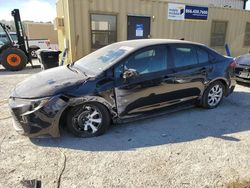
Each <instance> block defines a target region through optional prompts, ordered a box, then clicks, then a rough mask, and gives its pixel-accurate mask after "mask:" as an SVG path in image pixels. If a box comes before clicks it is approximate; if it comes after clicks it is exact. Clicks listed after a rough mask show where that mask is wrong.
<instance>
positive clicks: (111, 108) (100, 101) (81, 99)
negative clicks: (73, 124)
mask: <svg viewBox="0 0 250 188" xmlns="http://www.w3.org/2000/svg"><path fill="white" fill-rule="evenodd" d="M85 103H98V104H101V105H102V106H104V107H105V108H106V109H107V111H108V113H109V114H110V117H111V121H112V122H113V121H114V119H115V118H116V117H117V112H116V111H115V110H114V106H112V105H111V104H110V103H109V102H108V101H107V100H105V99H104V98H102V97H99V96H85V97H79V98H72V99H70V100H69V103H68V106H67V107H66V108H65V109H64V111H63V112H62V113H61V116H60V118H59V128H62V127H65V125H66V119H67V113H68V112H69V111H70V110H71V109H72V108H73V107H75V106H78V105H81V104H85Z"/></svg>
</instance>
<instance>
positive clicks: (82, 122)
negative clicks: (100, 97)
mask: <svg viewBox="0 0 250 188" xmlns="http://www.w3.org/2000/svg"><path fill="white" fill-rule="evenodd" d="M109 125H110V114H109V112H108V110H107V109H106V107H105V106H103V105H102V104H99V103H94V102H93V103H86V104H81V105H78V106H75V107H73V108H72V109H71V110H70V111H69V113H68V115H67V127H68V129H69V131H70V132H71V133H73V134H74V135H75V136H78V137H83V138H87V137H94V136H100V135H102V134H104V133H105V132H106V130H107V129H108V127H109Z"/></svg>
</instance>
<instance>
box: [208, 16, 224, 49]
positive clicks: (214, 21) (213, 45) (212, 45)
mask: <svg viewBox="0 0 250 188" xmlns="http://www.w3.org/2000/svg"><path fill="white" fill-rule="evenodd" d="M216 22H224V23H226V32H225V34H224V44H223V45H215V44H212V34H213V23H216ZM228 28H229V21H228V20H212V22H211V32H210V46H211V47H224V45H225V44H226V42H227V35H228Z"/></svg>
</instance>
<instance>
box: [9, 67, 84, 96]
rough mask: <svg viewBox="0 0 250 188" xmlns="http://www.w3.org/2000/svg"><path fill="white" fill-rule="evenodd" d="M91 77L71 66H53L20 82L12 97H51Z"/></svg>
mask: <svg viewBox="0 0 250 188" xmlns="http://www.w3.org/2000/svg"><path fill="white" fill-rule="evenodd" d="M88 78H89V77H88V76H87V75H85V74H83V73H82V72H80V71H77V70H74V69H71V68H70V67H69V66H62V67H57V68H52V69H49V70H46V71H42V72H40V73H37V74H34V75H32V76H30V77H29V78H27V79H25V80H24V81H22V82H20V83H19V84H18V85H17V86H16V87H15V88H14V89H13V90H12V92H11V95H10V97H16V98H24V99H32V98H42V97H49V96H53V95H56V94H59V93H62V92H63V91H66V90H67V89H70V88H72V87H77V86H78V85H80V84H82V83H84V81H86V80H87V79H88Z"/></svg>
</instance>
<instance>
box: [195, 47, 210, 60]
mask: <svg viewBox="0 0 250 188" xmlns="http://www.w3.org/2000/svg"><path fill="white" fill-rule="evenodd" d="M196 50H197V56H198V61H199V63H200V64H202V63H207V62H209V54H208V52H207V51H205V50H204V49H202V48H199V47H197V48H196Z"/></svg>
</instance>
